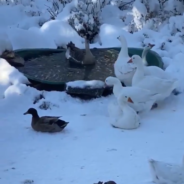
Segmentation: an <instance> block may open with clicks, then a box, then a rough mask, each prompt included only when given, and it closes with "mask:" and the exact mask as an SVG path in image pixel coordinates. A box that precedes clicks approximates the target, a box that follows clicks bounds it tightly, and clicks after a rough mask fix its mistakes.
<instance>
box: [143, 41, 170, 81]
mask: <svg viewBox="0 0 184 184" xmlns="http://www.w3.org/2000/svg"><path fill="white" fill-rule="evenodd" d="M154 46H155V45H154V44H150V43H149V44H148V45H147V46H146V47H145V48H144V50H143V52H142V61H143V63H144V65H147V64H148V62H147V60H146V55H147V53H148V51H149V50H151V49H152V48H153V47H154ZM144 73H145V75H153V76H157V77H159V78H162V79H173V76H172V75H171V74H170V73H168V72H166V71H164V70H163V69H161V68H159V67H157V66H144Z"/></svg>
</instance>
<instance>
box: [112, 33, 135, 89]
mask: <svg viewBox="0 0 184 184" xmlns="http://www.w3.org/2000/svg"><path fill="white" fill-rule="evenodd" d="M117 39H118V40H119V41H120V42H121V50H120V53H119V55H118V58H117V60H116V62H115V63H114V73H115V76H116V77H117V78H118V79H120V81H121V82H123V83H124V84H125V85H126V86H131V83H132V77H133V75H134V72H135V66H133V65H132V64H127V61H128V60H129V59H130V57H129V55H128V47H127V41H126V39H125V38H124V36H122V35H121V36H119V37H117Z"/></svg>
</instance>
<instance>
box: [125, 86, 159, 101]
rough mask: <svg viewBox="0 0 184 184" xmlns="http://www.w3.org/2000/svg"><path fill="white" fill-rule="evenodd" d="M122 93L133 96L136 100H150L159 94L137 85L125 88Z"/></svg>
mask: <svg viewBox="0 0 184 184" xmlns="http://www.w3.org/2000/svg"><path fill="white" fill-rule="evenodd" d="M122 94H123V95H127V96H129V97H131V99H132V100H133V101H134V102H146V101H149V100H154V99H155V95H158V93H156V92H152V91H150V90H147V89H143V88H140V87H136V86H132V87H125V88H123V89H122Z"/></svg>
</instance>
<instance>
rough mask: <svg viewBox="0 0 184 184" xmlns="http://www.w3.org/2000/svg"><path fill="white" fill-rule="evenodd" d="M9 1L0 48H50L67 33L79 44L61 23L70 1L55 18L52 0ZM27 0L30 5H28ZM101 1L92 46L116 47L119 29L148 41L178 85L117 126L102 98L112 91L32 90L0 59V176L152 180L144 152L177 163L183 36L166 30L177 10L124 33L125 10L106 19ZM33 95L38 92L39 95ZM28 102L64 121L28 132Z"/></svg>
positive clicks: (0, 21)
mask: <svg viewBox="0 0 184 184" xmlns="http://www.w3.org/2000/svg"><path fill="white" fill-rule="evenodd" d="M13 2H15V1H12V4H11V5H9V6H7V5H6V3H4V4H3V3H2V4H3V5H2V4H1V3H0V54H2V52H3V51H4V50H12V49H13V50H15V49H21V48H57V46H65V45H66V43H68V42H69V41H72V42H74V43H75V44H76V45H77V46H78V47H80V48H84V39H83V38H81V37H80V36H79V35H78V34H77V33H76V32H75V31H74V30H73V29H72V27H71V26H70V25H69V24H68V23H67V19H68V17H69V13H70V10H71V8H72V6H74V4H72V3H71V4H69V5H66V6H65V7H64V10H63V11H61V12H60V13H59V14H58V16H57V18H56V20H49V21H47V20H48V19H49V14H48V12H47V10H46V9H47V7H46V6H45V5H48V6H51V0H48V1H26V0H24V1H23V2H22V5H20V4H18V5H16V4H15V3H13ZM30 2H32V3H33V5H32V8H29V6H30ZM108 8H109V7H108ZM108 8H107V9H106V11H105V10H104V12H103V13H104V14H103V17H102V18H103V21H104V23H103V24H102V25H101V27H100V38H101V42H102V45H100V44H99V43H98V42H96V43H93V44H91V45H90V46H91V48H93V47H97V48H99V47H101V48H102V47H103V48H107V47H120V43H119V42H118V40H117V36H119V35H120V34H122V35H124V36H125V37H126V39H127V42H128V46H129V47H143V44H146V43H152V44H155V47H153V50H154V51H156V52H157V53H158V54H159V55H160V56H161V57H162V59H163V61H164V68H165V69H166V72H169V73H171V74H172V75H173V76H174V77H175V78H177V79H178V81H179V87H178V89H177V90H179V91H180V92H181V93H180V94H179V95H177V96H175V95H173V94H172V95H171V96H170V97H169V98H168V99H166V100H165V101H164V102H163V103H162V104H161V105H160V106H159V107H158V108H156V109H154V110H152V111H150V112H148V113H146V114H141V115H140V116H141V126H140V127H139V128H138V129H136V130H131V131H124V130H120V129H114V128H112V127H111V126H110V124H109V117H108V108H107V106H108V104H109V102H111V101H112V100H114V99H115V98H114V96H113V95H111V96H109V97H102V98H98V99H95V100H91V101H83V100H80V99H76V98H72V97H71V96H69V95H67V94H66V93H65V92H56V91H52V92H46V91H38V90H36V89H34V88H32V87H30V86H27V85H26V84H28V83H29V81H28V80H27V78H26V77H25V76H24V75H23V74H21V73H20V72H19V71H18V70H17V69H15V68H14V67H12V66H10V65H9V64H8V63H7V62H6V61H5V60H4V59H0V126H1V128H0V135H1V136H0V143H1V152H0V158H1V159H0V183H2V184H18V183H22V182H23V183H26V182H27V183H31V181H32V180H34V183H35V184H50V183H52V184H61V183H66V184H69V183H78V184H79V183H80V184H87V183H89V184H92V183H95V182H98V181H108V180H114V181H116V183H117V184H124V183H126V184H148V183H150V184H151V173H150V170H149V165H148V159H149V158H153V159H155V160H162V161H165V162H171V163H181V158H182V157H183V150H184V144H183V143H184V136H183V130H184V124H183V121H182V120H183V119H184V113H183V104H184V94H183V91H184V83H183V81H184V77H183V76H184V75H183V73H184V65H183V58H184V48H183V41H184V40H183V37H182V34H181V33H180V34H179V33H177V34H176V33H173V30H174V29H173V23H175V25H176V26H177V28H179V25H182V23H183V22H182V21H183V15H182V16H178V17H179V18H176V19H175V18H173V19H170V22H169V23H168V24H165V25H163V26H162V28H161V29H160V30H159V31H158V32H157V31H154V30H150V29H148V28H144V29H142V30H140V31H139V32H136V33H134V34H130V33H128V32H127V31H126V30H127V24H128V19H129V18H130V17H131V16H132V15H131V13H129V14H128V16H129V18H128V19H127V20H126V21H127V22H125V23H122V24H119V22H120V17H122V16H124V14H123V13H122V12H120V11H117V14H116V11H115V8H114V9H112V11H111V14H110V15H109V19H108V17H107V18H106V19H105V17H106V16H105V15H106V14H108V11H107V10H109V9H108ZM28 10H29V11H33V12H34V11H35V12H38V11H40V16H39V17H38V15H36V16H30V13H28V12H27V11H28ZM25 11H26V12H25ZM136 11H137V10H136ZM7 12H8V15H7ZM31 13H32V12H31ZM111 15H112V16H111ZM113 19H114V21H113ZM40 21H42V23H43V25H39V23H40ZM171 33H173V34H172V35H171ZM168 40H171V42H170V41H168ZM163 43H165V45H163ZM162 46H163V48H162ZM94 83H95V85H98V86H100V85H102V83H103V82H102V83H101V84H100V83H98V82H94V81H88V82H85V83H84V82H82V81H77V82H74V83H72V82H70V83H68V84H69V85H70V86H76V85H77V86H80V87H84V86H85V85H94ZM103 85H104V83H103ZM40 95H43V97H44V98H42V99H39V96H40ZM46 102H50V103H49V108H48V109H47V110H44V109H41V108H40V106H41V105H42V104H43V103H46ZM30 107H34V108H36V109H37V110H38V113H39V115H40V116H44V115H51V116H52V115H56V116H58V115H61V116H62V119H63V120H66V121H69V124H68V126H67V127H66V128H65V129H64V131H63V132H61V133H56V134H48V133H38V132H35V131H33V130H32V129H31V126H30V123H31V117H30V116H29V115H27V116H24V115H23V113H24V112H25V111H27V109H28V108H30Z"/></svg>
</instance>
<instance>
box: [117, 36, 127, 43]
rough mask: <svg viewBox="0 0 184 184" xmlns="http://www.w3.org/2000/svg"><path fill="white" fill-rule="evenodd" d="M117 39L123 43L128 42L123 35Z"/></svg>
mask: <svg viewBox="0 0 184 184" xmlns="http://www.w3.org/2000/svg"><path fill="white" fill-rule="evenodd" d="M117 39H118V40H119V41H120V42H121V43H123V42H126V39H125V37H124V36H123V35H120V36H118V37H117Z"/></svg>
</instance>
